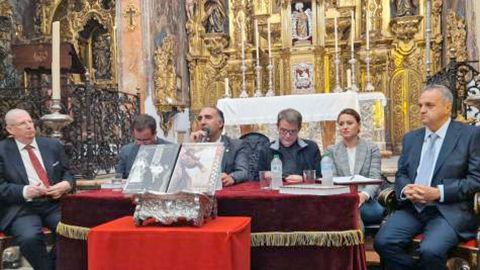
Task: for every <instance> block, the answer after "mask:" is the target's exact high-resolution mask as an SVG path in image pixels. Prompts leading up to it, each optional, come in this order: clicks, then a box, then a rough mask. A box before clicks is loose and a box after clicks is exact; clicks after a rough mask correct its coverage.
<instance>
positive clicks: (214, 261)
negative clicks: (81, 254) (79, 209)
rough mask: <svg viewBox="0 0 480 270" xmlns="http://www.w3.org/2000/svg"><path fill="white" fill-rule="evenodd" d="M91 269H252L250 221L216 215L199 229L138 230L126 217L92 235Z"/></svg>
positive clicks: (89, 245)
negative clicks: (216, 216)
mask: <svg viewBox="0 0 480 270" xmlns="http://www.w3.org/2000/svg"><path fill="white" fill-rule="evenodd" d="M88 269H91V270H96V269H132V270H137V269H142V270H148V269H168V270H170V269H177V270H182V269H185V270H194V269H212V270H215V269H218V270H229V269H232V270H247V269H250V218H247V217H218V218H217V219H214V220H212V221H210V222H208V223H206V224H205V225H204V226H202V227H200V228H195V227H159V226H146V227H135V225H134V222H133V218H132V217H130V216H128V217H124V218H120V219H117V220H114V221H111V222H109V223H106V224H103V225H100V226H98V227H95V228H93V229H92V230H91V231H90V233H89V234H88Z"/></svg>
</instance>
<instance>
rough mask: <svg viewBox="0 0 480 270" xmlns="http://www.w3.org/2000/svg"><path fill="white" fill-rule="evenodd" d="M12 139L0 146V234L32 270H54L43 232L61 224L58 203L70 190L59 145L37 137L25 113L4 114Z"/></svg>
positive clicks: (18, 111) (51, 256)
mask: <svg viewBox="0 0 480 270" xmlns="http://www.w3.org/2000/svg"><path fill="white" fill-rule="evenodd" d="M5 122H6V128H7V131H8V133H10V135H11V138H8V139H5V140H3V141H1V142H0V231H3V232H5V233H6V234H7V235H11V236H13V237H14V239H15V241H16V242H17V243H18V244H19V246H20V250H21V251H22V254H23V255H24V256H25V257H26V258H27V260H28V262H29V263H30V264H31V265H32V266H33V268H34V269H42V270H43V269H54V265H55V264H54V250H55V249H52V252H51V254H50V255H49V254H48V253H47V248H46V244H45V239H44V236H43V232H42V227H44V226H45V227H48V228H49V229H50V230H51V231H52V233H55V231H56V227H57V224H58V223H59V222H60V207H59V205H58V199H59V198H60V197H62V196H63V195H64V194H65V193H67V192H69V191H70V190H71V189H72V188H73V187H74V179H73V176H72V175H71V174H70V170H69V165H68V159H67V157H66V155H65V151H64V149H63V146H62V144H60V142H58V141H56V140H52V139H48V138H43V137H36V136H35V126H34V124H33V121H32V118H31V117H30V115H29V114H28V112H26V111H25V110H21V109H13V110H10V111H8V112H7V114H6V115H5Z"/></svg>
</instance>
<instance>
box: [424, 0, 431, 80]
mask: <svg viewBox="0 0 480 270" xmlns="http://www.w3.org/2000/svg"><path fill="white" fill-rule="evenodd" d="M425 12H426V15H425V17H426V18H425V71H426V73H427V78H430V76H431V72H432V62H431V59H430V48H431V47H430V46H431V45H430V43H431V42H432V3H431V0H427V3H426V11H425Z"/></svg>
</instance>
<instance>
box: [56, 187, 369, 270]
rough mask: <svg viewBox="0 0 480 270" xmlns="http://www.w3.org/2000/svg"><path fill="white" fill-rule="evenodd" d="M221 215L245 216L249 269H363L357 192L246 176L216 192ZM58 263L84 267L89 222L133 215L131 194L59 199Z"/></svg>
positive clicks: (99, 193) (61, 266) (104, 193)
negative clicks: (298, 189)
mask: <svg viewBox="0 0 480 270" xmlns="http://www.w3.org/2000/svg"><path fill="white" fill-rule="evenodd" d="M216 197H217V201H218V214H219V216H247V217H251V218H252V221H251V222H252V223H251V232H252V234H251V246H252V248H251V269H342V270H349V269H352V270H353V269H366V262H365V252H364V246H363V237H362V234H361V231H360V227H359V211H358V196H357V195H356V194H342V195H335V196H328V197H323V196H302V195H286V194H279V193H278V192H277V191H265V190H260V189H259V184H258V182H247V183H243V184H239V185H235V186H232V187H229V188H224V189H223V190H221V191H219V192H217V195H216ZM61 208H62V220H61V224H59V232H58V234H59V235H58V238H57V247H58V252H59V254H58V258H57V263H58V269H69V270H70V269H72V270H73V269H86V267H87V252H86V250H87V246H86V238H87V237H86V235H87V234H88V231H89V229H90V228H92V227H95V226H98V225H100V224H102V223H105V222H108V221H111V220H114V219H117V218H120V217H123V216H126V215H132V214H133V212H134V205H133V204H132V201H131V198H128V197H125V196H124V195H123V194H121V193H120V192H112V191H110V190H99V191H88V192H83V193H78V194H74V195H69V196H67V197H65V198H62V200H61Z"/></svg>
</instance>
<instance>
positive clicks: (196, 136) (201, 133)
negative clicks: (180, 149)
mask: <svg viewBox="0 0 480 270" xmlns="http://www.w3.org/2000/svg"><path fill="white" fill-rule="evenodd" d="M205 136H207V132H205V130H202V129H200V130H197V131H195V132H192V133H190V141H192V142H200V141H201V140H202V138H203V137H205Z"/></svg>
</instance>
